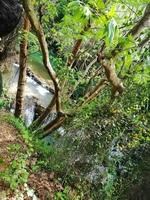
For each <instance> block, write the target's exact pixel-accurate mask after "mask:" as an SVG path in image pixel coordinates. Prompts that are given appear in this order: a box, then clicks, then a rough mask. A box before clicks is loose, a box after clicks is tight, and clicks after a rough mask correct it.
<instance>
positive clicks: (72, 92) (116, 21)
mask: <svg viewBox="0 0 150 200" xmlns="http://www.w3.org/2000/svg"><path fill="white" fill-rule="evenodd" d="M22 2H23V7H24V9H25V13H26V20H27V18H28V23H29V21H30V24H31V27H30V31H29V30H27V29H26V28H27V27H26V24H24V30H22V32H21V33H20V34H19V37H18V42H19V41H21V44H24V46H23V47H24V49H22V50H26V51H25V52H26V54H25V56H24V57H23V56H20V60H21V61H24V60H25V62H26V56H27V52H28V56H29V59H28V60H30V59H32V60H34V62H35V66H36V65H37V64H38V69H37V68H36V73H37V74H38V75H39V76H41V77H42V78H45V79H46V80H50V83H51V85H53V88H54V96H53V99H52V102H51V103H50V105H49V106H48V107H47V108H46V109H45V111H44V112H43V113H42V115H41V116H39V117H38V118H37V119H36V120H35V121H34V122H33V124H32V125H31V126H30V127H29V130H27V129H26V128H24V126H23V125H22V122H20V121H19V120H17V119H14V118H13V117H6V118H5V120H7V121H8V122H9V123H11V124H13V125H14V126H15V127H17V129H19V130H20V132H22V134H23V138H24V140H25V142H26V145H28V146H29V147H28V151H27V153H26V152H22V151H21V147H20V146H19V147H12V148H13V150H12V149H11V150H12V152H13V153H14V152H15V151H20V153H19V154H18V155H17V156H18V157H17V159H16V160H18V161H16V160H15V161H14V162H13V163H12V165H11V166H10V168H9V169H8V170H7V171H5V172H4V173H3V174H2V175H1V176H0V177H1V178H2V179H3V180H5V181H6V182H7V183H9V184H10V187H11V188H12V189H15V188H17V187H18V185H20V184H23V183H27V181H28V176H29V173H30V170H31V171H32V172H33V173H34V172H35V173H38V172H42V171H46V172H54V174H55V177H56V179H57V181H58V182H59V183H60V184H61V185H62V186H63V188H64V189H63V191H59V192H56V193H55V195H54V199H58V200H59V199H62V200H69V199H70V200H72V199H75V200H79V199H86V200H87V199H89V200H90V199H93V200H99V199H100V200H119V199H120V200H121V199H122V200H130V199H131V200H132V199H140V198H141V199H146V200H148V199H149V197H150V192H149V191H150V187H149V185H150V182H149V177H150V173H149V165H150V62H149V61H150V54H149V47H150V46H149V44H150V43H149V39H150V30H149V27H150V24H149V20H150V3H149V0H140V1H139V0H134V1H131V0H130V1H129V0H125V1H122V0H113V1H109V0H107V1H103V0H84V1H76V0H75V1H72V0H61V1H49V0H38V1H30V0H27V1H26V0H24V1H22ZM33 9H34V10H33ZM28 28H29V27H28ZM23 42H24V43H23ZM27 43H28V48H27ZM22 55H24V54H22ZM42 56H43V60H42ZM25 64H26V63H25ZM24 66H25V65H24ZM20 68H21V65H20ZM41 69H42V70H43V71H44V72H43V74H42V75H41V71H42V70H41ZM33 71H34V70H33ZM24 74H25V73H24ZM20 80H21V79H20ZM23 83H24V82H23ZM20 86H22V83H21V82H20V84H19V83H18V91H20V88H21V87H20ZM0 91H1V89H0ZM0 93H1V92H0ZM20 97H22V96H21V95H20ZM20 99H21V98H20ZM22 99H23V97H22ZM16 101H17V98H16ZM18 102H19V101H18ZM9 103H10V102H9V100H1V101H0V108H4V107H5V108H7V109H8V108H9V105H8V104H9ZM19 105H20V102H19V104H18V106H19ZM16 107H17V106H16ZM19 109H20V108H19ZM53 110H55V113H56V117H55V118H54V119H52V121H50V122H49V121H48V122H47V123H45V119H48V118H49V117H50V115H51V112H53ZM20 111H22V110H21V109H20ZM17 117H18V116H17ZM19 117H20V116H19ZM29 132H30V133H29ZM19 157H20V158H19ZM30 157H31V158H32V157H33V158H35V157H36V161H35V162H32V164H31V166H28V165H26V161H28V160H29V159H30ZM30 167H31V169H30ZM18 170H19V173H21V175H20V174H19V173H17V172H18ZM44 198H46V197H44ZM49 198H50V197H49Z"/></svg>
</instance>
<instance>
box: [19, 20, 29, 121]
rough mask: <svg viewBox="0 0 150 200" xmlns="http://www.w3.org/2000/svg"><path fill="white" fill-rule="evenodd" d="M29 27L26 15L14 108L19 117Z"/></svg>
mask: <svg viewBox="0 0 150 200" xmlns="http://www.w3.org/2000/svg"><path fill="white" fill-rule="evenodd" d="M29 29H30V22H29V20H28V18H27V17H25V19H24V32H25V34H24V36H23V40H22V41H21V44H20V73H19V80H18V88H17V95H16V108H15V117H20V116H21V115H22V111H23V95H24V90H25V83H26V73H27V53H28V41H27V33H28V31H29Z"/></svg>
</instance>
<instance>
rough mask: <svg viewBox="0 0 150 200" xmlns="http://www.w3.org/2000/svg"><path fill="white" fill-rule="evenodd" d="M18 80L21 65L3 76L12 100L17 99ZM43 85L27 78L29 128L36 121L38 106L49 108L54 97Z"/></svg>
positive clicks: (25, 109)
mask: <svg viewBox="0 0 150 200" xmlns="http://www.w3.org/2000/svg"><path fill="white" fill-rule="evenodd" d="M18 78H19V65H17V64H14V65H13V66H12V68H11V71H9V72H7V73H4V74H3V84H4V88H5V89H6V90H7V94H8V96H9V97H10V98H12V99H15V95H16V91H17V84H18ZM44 84H46V83H43V85H44ZM43 85H41V84H39V83H38V82H36V81H35V80H34V79H33V77H29V76H27V82H26V86H25V95H24V96H25V100H24V120H25V123H26V125H27V126H29V125H30V124H31V123H32V121H33V119H34V115H35V107H36V104H38V105H40V106H42V107H44V108H45V107H47V106H48V104H49V103H50V101H51V99H52V97H53V93H51V92H50V91H49V90H48V89H46V88H45V87H44V86H43ZM13 110H14V107H13Z"/></svg>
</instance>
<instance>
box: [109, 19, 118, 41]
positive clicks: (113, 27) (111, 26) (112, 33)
mask: <svg viewBox="0 0 150 200" xmlns="http://www.w3.org/2000/svg"><path fill="white" fill-rule="evenodd" d="M116 30H117V23H116V21H115V20H114V19H111V21H110V23H109V25H108V38H109V42H110V43H111V42H112V41H113V39H114V37H115V33H116Z"/></svg>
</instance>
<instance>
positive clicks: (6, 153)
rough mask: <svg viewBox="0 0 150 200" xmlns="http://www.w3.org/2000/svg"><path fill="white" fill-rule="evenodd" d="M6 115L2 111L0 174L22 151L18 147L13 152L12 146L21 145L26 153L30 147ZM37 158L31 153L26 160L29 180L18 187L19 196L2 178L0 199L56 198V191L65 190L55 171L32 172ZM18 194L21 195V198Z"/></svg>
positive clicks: (35, 199) (0, 117)
mask: <svg viewBox="0 0 150 200" xmlns="http://www.w3.org/2000/svg"><path fill="white" fill-rule="evenodd" d="M5 115H6V113H3V112H0V175H1V174H2V173H4V172H5V171H6V170H8V169H9V168H10V166H11V164H12V162H13V160H14V159H16V155H17V154H18V153H19V151H20V150H18V152H17V149H16V152H13V153H12V152H11V151H12V149H11V148H12V147H17V146H18V145H20V146H21V152H24V153H25V152H26V150H27V148H28V146H27V145H26V143H25V142H24V140H23V139H22V136H21V134H20V133H19V131H18V130H17V129H16V128H15V127H14V126H13V125H12V124H10V123H9V122H7V121H5V120H4V119H3V118H4V117H3V116H5ZM17 159H18V158H17ZM37 159H38V158H36V157H35V156H33V155H31V156H30V158H29V159H28V160H27V161H26V162H27V169H28V172H29V177H28V182H27V183H26V184H24V185H20V186H19V187H18V188H17V190H16V191H17V196H16V191H15V190H14V191H12V190H11V189H10V185H9V184H8V183H5V182H4V181H2V179H1V178H0V200H18V199H19V200H20V199H21V200H32V199H34V200H45V199H47V197H50V199H54V195H55V193H56V192H58V191H61V190H63V188H62V186H61V185H60V184H59V183H58V182H57V180H56V179H55V178H54V173H53V172H51V173H50V172H46V171H44V170H43V171H39V172H36V173H35V172H32V170H31V168H32V165H33V163H34V164H35V162H36V160H37ZM18 170H19V169H18ZM12 179H13V177H12ZM19 193H20V194H19ZM18 194H19V195H20V196H19V198H18Z"/></svg>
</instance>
